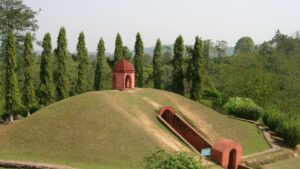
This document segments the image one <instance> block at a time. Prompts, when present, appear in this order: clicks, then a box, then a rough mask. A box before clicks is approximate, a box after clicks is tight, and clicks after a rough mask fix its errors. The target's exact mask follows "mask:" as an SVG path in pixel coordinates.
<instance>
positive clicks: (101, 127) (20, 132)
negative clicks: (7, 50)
mask: <svg viewBox="0 0 300 169" xmlns="http://www.w3.org/2000/svg"><path fill="white" fill-rule="evenodd" d="M163 105H171V106H173V107H174V108H175V109H176V110H177V112H178V113H179V114H180V115H181V116H182V117H183V118H184V119H186V120H187V121H188V122H189V123H191V125H192V126H194V127H195V128H196V129H197V130H198V131H199V132H200V133H202V134H203V135H204V136H205V137H206V138H207V139H208V140H210V141H211V142H212V143H213V142H215V141H216V140H217V139H218V138H220V137H226V138H230V139H234V140H236V141H238V142H240V143H241V144H242V145H243V147H244V149H245V154H249V153H253V152H258V151H262V150H264V149H267V148H269V147H268V145H267V143H266V142H265V140H264V138H263V137H262V136H261V135H260V134H259V132H258V131H257V129H256V127H255V126H254V125H253V124H250V123H247V122H242V121H238V120H234V119H231V118H228V117H226V116H224V115H222V114H220V113H217V112H215V111H213V110H211V109H209V108H207V107H205V106H203V105H201V104H199V103H196V102H193V101H191V100H189V99H186V98H184V97H182V96H180V95H177V94H174V93H171V92H166V91H161V90H155V89H135V90H126V91H116V90H110V91H101V92H88V93H85V94H82V95H79V96H75V97H71V98H68V99H65V100H63V101H60V102H57V103H55V104H52V105H50V106H47V107H45V108H43V109H41V110H39V111H38V112H36V113H35V114H33V115H32V116H30V117H29V118H26V119H24V120H21V121H17V122H15V123H14V124H11V125H4V126H0V159H10V160H30V161H38V162H48V163H57V164H65V165H70V166H74V167H77V168H84V169H89V168H91V169H96V168H108V169H109V168H132V167H134V166H135V165H137V164H138V162H139V161H140V160H141V159H142V157H143V156H144V155H145V154H147V153H148V151H149V150H151V149H153V148H155V147H159V148H163V149H165V150H167V151H186V152H190V153H191V151H190V149H189V148H188V147H187V146H186V145H185V144H184V143H183V142H182V141H180V140H178V139H177V138H176V137H175V136H174V135H173V134H172V133H171V132H170V131H169V130H168V129H166V128H165V127H164V126H163V125H162V124H161V123H160V122H159V121H158V120H157V118H156V113H157V111H158V110H159V109H160V108H161V107H162V106H163Z"/></svg>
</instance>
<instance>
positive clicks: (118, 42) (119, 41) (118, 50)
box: [114, 33, 123, 64]
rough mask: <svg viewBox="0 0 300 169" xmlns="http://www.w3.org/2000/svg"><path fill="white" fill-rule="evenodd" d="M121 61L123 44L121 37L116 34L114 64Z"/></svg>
mask: <svg viewBox="0 0 300 169" xmlns="http://www.w3.org/2000/svg"><path fill="white" fill-rule="evenodd" d="M121 59H123V42H122V38H121V35H120V34H119V33H118V34H117V37H116V41H115V52H114V64H115V63H116V62H118V61H119V60H121Z"/></svg>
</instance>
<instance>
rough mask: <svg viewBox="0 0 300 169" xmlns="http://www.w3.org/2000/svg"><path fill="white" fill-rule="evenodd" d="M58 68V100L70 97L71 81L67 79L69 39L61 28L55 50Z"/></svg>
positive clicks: (56, 76) (56, 74) (56, 78)
mask: <svg viewBox="0 0 300 169" xmlns="http://www.w3.org/2000/svg"><path fill="white" fill-rule="evenodd" d="M55 56H56V60H57V68H56V71H55V83H56V92H57V94H56V96H57V100H62V99H65V98H67V97H69V79H68V77H67V57H68V54H67V39H66V30H65V28H64V27H62V28H60V30H59V34H58V38H57V48H56V49H55Z"/></svg>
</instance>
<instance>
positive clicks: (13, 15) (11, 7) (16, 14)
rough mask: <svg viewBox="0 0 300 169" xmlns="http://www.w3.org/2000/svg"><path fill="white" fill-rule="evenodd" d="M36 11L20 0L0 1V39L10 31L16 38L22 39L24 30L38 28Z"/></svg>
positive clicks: (3, 38)
mask: <svg viewBox="0 0 300 169" xmlns="http://www.w3.org/2000/svg"><path fill="white" fill-rule="evenodd" d="M37 13H38V12H36V11H33V10H32V9H31V8H30V7H28V6H26V5H24V4H23V1H22V0H1V1H0V37H1V41H2V40H5V39H6V37H7V36H8V35H9V33H10V32H12V33H13V34H14V35H15V36H16V38H17V40H23V35H24V32H27V31H35V30H37V29H38V25H37V20H36V19H35V16H36V15H37Z"/></svg>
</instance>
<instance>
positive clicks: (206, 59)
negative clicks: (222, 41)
mask: <svg viewBox="0 0 300 169" xmlns="http://www.w3.org/2000/svg"><path fill="white" fill-rule="evenodd" d="M203 45H204V47H203V55H204V67H205V70H206V71H208V66H209V48H210V40H205V41H203Z"/></svg>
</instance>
